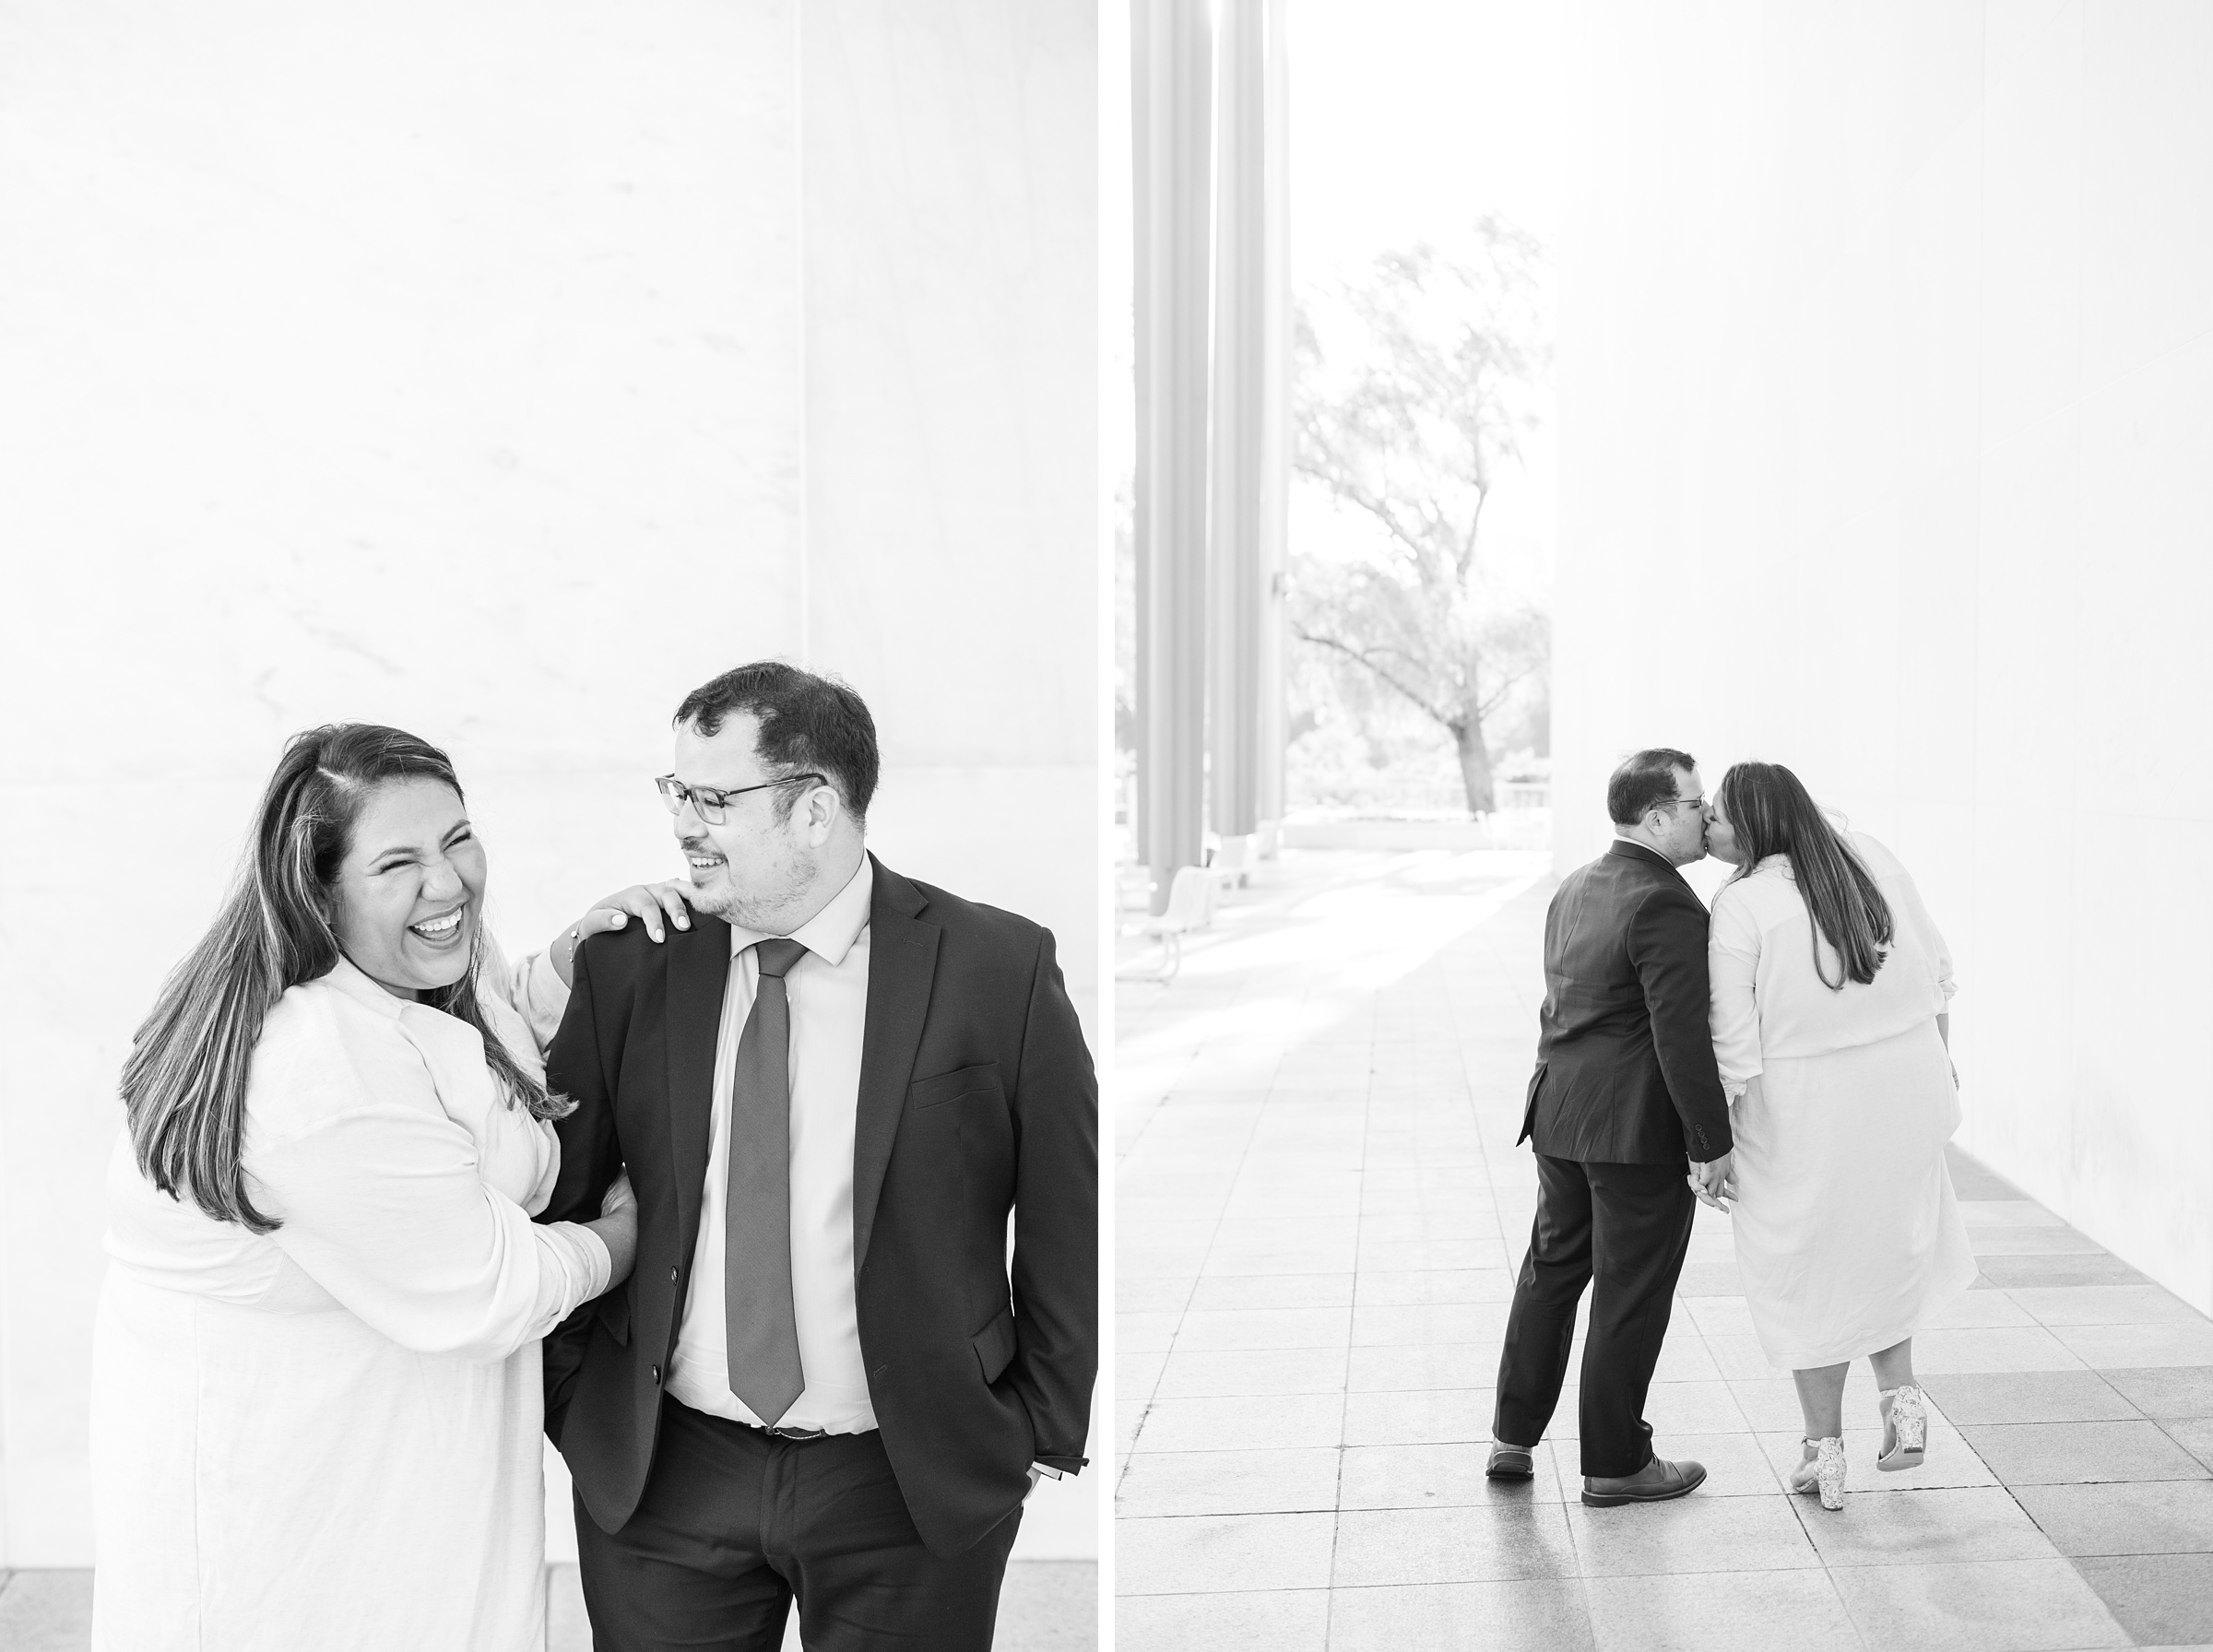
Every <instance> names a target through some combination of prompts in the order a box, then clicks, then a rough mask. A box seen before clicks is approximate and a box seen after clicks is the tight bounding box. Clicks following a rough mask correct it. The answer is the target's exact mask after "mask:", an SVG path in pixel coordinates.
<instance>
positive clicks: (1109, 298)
mask: <svg viewBox="0 0 2213 1652" xmlns="http://www.w3.org/2000/svg"><path fill="white" fill-rule="evenodd" d="M1287 34H1288V37H1289V48H1290V53H1291V94H1290V102H1291V242H1292V279H1293V284H1294V286H1295V288H1296V289H1312V288H1314V287H1316V286H1318V285H1326V284H1328V283H1329V282H1331V280H1332V279H1334V278H1338V277H1347V276H1356V275H1357V274H1358V273H1359V272H1360V270H1361V269H1362V268H1363V267H1364V266H1366V265H1367V263H1368V262H1369V261H1370V260H1372V259H1373V258H1374V257H1375V256H1376V254H1379V253H1381V252H1383V251H1385V250H1387V249H1389V248H1391V247H1394V246H1403V245H1406V244H1408V243H1410V242H1416V241H1425V240H1426V241H1431V242H1440V243H1447V244H1449V243H1450V242H1453V241H1454V240H1455V239H1456V238H1457V237H1458V236H1459V235H1460V234H1461V233H1462V232H1463V231H1464V230H1465V229H1466V227H1467V226H1468V225H1469V224H1470V223H1471V222H1472V221H1473V219H1475V218H1478V217H1480V216H1481V215H1482V214H1484V213H1485V212H1497V213H1499V214H1501V215H1503V216H1505V217H1506V218H1511V219H1512V220H1513V221H1514V222H1516V223H1518V224H1520V225H1521V227H1522V228H1523V229H1525V230H1531V231H1533V232H1534V233H1535V234H1536V235H1538V236H1539V237H1541V238H1542V239H1544V241H1545V242H1547V243H1548V244H1549V243H1551V242H1553V240H1554V238H1555V232H1556V227H1557V223H1558V216H1559V215H1558V206H1557V190H1558V179H1559V142H1558V134H1557V130H1556V120H1557V112H1558V109H1559V103H1560V95H1559V94H1560V63H1559V35H1560V6H1559V0H1289V20H1288V24H1287ZM1100 52H1101V61H1102V65H1103V68H1104V71H1105V72H1104V73H1103V74H1102V76H1101V82H1102V91H1101V110H1100V116H1101V119H1100V126H1101V134H1100V136H1101V167H1100V171H1101V176H1100V204H1101V216H1102V225H1103V231H1104V232H1103V234H1102V236H1101V249H1100V250H1101V256H1102V261H1103V266H1104V267H1103V268H1102V270H1101V272H1100V273H1101V283H1100V286H1101V294H1100V297H1101V305H1102V314H1101V320H1102V324H1103V325H1104V327H1105V328H1106V330H1107V340H1108V346H1109V348H1108V350H1107V353H1106V361H1105V363H1104V366H1105V369H1106V371H1107V372H1108V374H1109V375H1110V376H1109V383H1108V392H1107V421H1108V422H1107V442H1108V444H1109V452H1108V455H1107V460H1108V467H1109V470H1110V472H1111V473H1112V474H1115V475H1119V474H1121V473H1122V472H1123V471H1124V470H1126V468H1127V464H1128V454H1129V449H1130V441H1131V439H1132V438H1131V436H1130V433H1129V432H1128V431H1126V430H1125V429H1124V426H1125V424H1126V422H1127V419H1128V417H1129V406H1130V403H1129V396H1130V391H1129V387H1128V384H1127V382H1126V375H1127V374H1128V372H1129V371H1130V354H1129V352H1130V346H1129V343H1128V342H1127V329H1128V327H1129V325H1130V320H1129V317H1130V255H1131V254H1130V211H1131V208H1132V202H1131V195H1130V102H1129V80H1128V73H1129V70H1128V65H1129V62H1130V34H1129V14H1128V5H1127V0H1107V4H1106V5H1104V6H1102V7H1101V20H1100ZM1547 434H1548V433H1547ZM1551 451H1552V449H1551V443H1550V441H1549V440H1548V439H1544V438H1541V439H1540V440H1539V441H1537V442H1536V443H1533V444H1532V446H1531V451H1530V454H1529V459H1530V466H1529V470H1528V472H1527V474H1526V475H1524V476H1522V477H1519V478H1510V479H1509V480H1508V481H1506V482H1505V483H1504V484H1503V485H1502V486H1501V487H1500V489H1499V490H1498V496H1497V498H1496V499H1495V500H1494V501H1493V504H1492V506H1491V507H1490V508H1489V509H1488V510H1486V512H1485V537H1494V536H1495V546H1496V549H1497V552H1498V554H1499V557H1500V560H1502V561H1504V562H1505V563H1507V564H1509V565H1510V567H1511V569H1512V570H1513V571H1514V572H1515V573H1517V574H1519V575H1520V576H1521V577H1522V578H1525V579H1527V580H1529V581H1532V582H1536V583H1541V582H1542V580H1543V578H1544V574H1545V572H1546V571H1547V570H1548V569H1549V564H1550V560H1551V539H1552V516H1553V512H1552V486H1553V481H1552V475H1553V472H1552V463H1551ZM1328 514H1329V513H1326V512H1319V511H1317V510H1316V509H1314V508H1313V501H1310V500H1308V501H1299V502H1298V503H1296V504H1295V507H1294V515H1293V523H1292V530H1293V535H1294V539H1295V544H1294V549H1295V550H1296V549H1299V546H1300V544H1301V543H1304V544H1305V545H1306V546H1308V548H1311V549H1320V546H1319V544H1318V541H1319V540H1321V539H1329V540H1339V538H1340V533H1339V530H1340V528H1343V530H1344V531H1346V532H1349V531H1350V528H1349V525H1342V524H1332V523H1331V522H1330V521H1329V520H1328V519H1327V518H1328ZM1501 572H1507V570H1506V569H1502V570H1501Z"/></svg>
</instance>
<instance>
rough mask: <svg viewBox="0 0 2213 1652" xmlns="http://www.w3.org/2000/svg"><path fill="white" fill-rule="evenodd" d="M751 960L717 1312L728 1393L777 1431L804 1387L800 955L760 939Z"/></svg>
mask: <svg viewBox="0 0 2213 1652" xmlns="http://www.w3.org/2000/svg"><path fill="white" fill-rule="evenodd" d="M753 951H754V954H755V956H756V957H757V959H758V961H759V962H760V966H761V985H760V987H759V989H758V990H757V991H755V992H754V994H753V1008H752V1011H751V1013H750V1014H749V1015H747V1017H746V1018H745V1031H744V1032H742V1033H740V1035H739V1039H738V1061H737V1066H736V1068H735V1070H734V1071H733V1072H732V1074H731V1078H730V1183H729V1202H728V1206H727V1207H726V1208H725V1210H724V1217H725V1221H724V1223H723V1273H722V1309H723V1326H724V1333H725V1336H726V1337H727V1339H728V1352H729V1361H730V1392H731V1393H733V1394H735V1395H736V1396H737V1397H738V1398H740V1399H742V1400H743V1401H745V1404H746V1408H747V1410H751V1412H752V1413H753V1415H754V1416H756V1417H758V1418H760V1419H761V1421H762V1422H764V1423H766V1424H768V1425H769V1426H771V1427H774V1426H775V1422H776V1420H777V1419H778V1418H779V1417H781V1416H783V1415H784V1413H785V1412H786V1411H787V1410H790V1409H791V1405H792V1401H794V1400H796V1399H797V1398H799V1394H800V1392H801V1391H802V1390H803V1389H804V1388H805V1387H806V1386H807V1376H806V1373H805V1372H804V1371H802V1370H801V1369H800V1367H799V1319H798V1316H797V1315H796V1314H795V1313H794V1311H793V1308H792V1302H791V1001H790V999H789V998H788V997H787V996H786V994H785V990H784V976H785V973H787V971H788V970H790V968H791V966H792V965H793V964H795V963H797V962H799V960H800V959H801V958H803V957H805V956H806V955H807V949H806V948H805V947H803V946H801V945H800V944H799V942H798V941H796V940H763V941H757V942H755V943H754V946H753Z"/></svg>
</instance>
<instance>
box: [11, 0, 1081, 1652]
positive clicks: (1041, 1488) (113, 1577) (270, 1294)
mask: <svg viewBox="0 0 2213 1652" xmlns="http://www.w3.org/2000/svg"><path fill="white" fill-rule="evenodd" d="M1097 88H1098V56H1097V24H1096V18H1095V12H1094V10H1093V8H1092V7H1091V6H1089V5H1087V4H1082V3H1078V4H1062V3H1059V0H1044V3H1042V4H1040V3H1037V0H1021V3H1020V4H1014V3H1012V0H1009V3H1002V4H971V3H968V0H961V3H959V4H943V5H941V4H929V5H921V6H908V5H904V4H902V5H888V4H881V3H875V4H868V3H864V4H854V5H847V4H842V3H841V4H822V5H818V4H811V3H810V4H806V5H799V4H793V3H791V0H731V3H724V4H699V3H696V0H647V3H646V4H645V5H642V6H618V7H609V6H576V5H568V4H555V5H551V6H545V5H533V6H511V5H491V6H459V7H454V6H424V5H419V4H412V3H411V0H402V3H401V4H399V5H396V6H339V5H329V4H322V3H320V0H310V3H309V4H305V5H299V6H268V5H261V4H246V3H243V0H211V3H210V4H207V5H195V6H189V7H182V8H180V7H172V6H156V5H148V4H141V3H140V0H93V3H92V4H77V0H69V3H68V4H45V3H43V0H22V3H19V4H18V3H17V0H0V431H4V432H5V434H4V437H0V551H4V554H5V559H6V576H5V602H6V608H5V614H6V643H5V649H4V650H0V657H4V658H5V665H4V666H0V672H4V673H5V681H6V702H7V706H8V710H9V716H8V718H7V720H6V721H7V730H6V741H5V753H6V756H5V766H4V767H0V788H5V797H6V806H5V808H0V819H5V820H6V826H5V829H4V830H5V832H6V855H5V857H4V858H5V861H6V867H7V871H6V896H5V900H4V901H0V905H4V906H5V908H6V918H5V919H4V920H0V943H4V945H5V970H6V977H5V979H6V992H5V993H4V994H0V1002H4V1003H5V1009H0V1016H5V1018H6V1022H5V1031H4V1032H0V1046H4V1047H5V1048H6V1051H7V1055H6V1061H5V1067H4V1068H0V1070H4V1072H5V1078H4V1079H0V1083H4V1084H5V1087H6V1088H5V1095H4V1098H0V1156H4V1157H0V1162H4V1163H5V1169H6V1228H5V1238H4V1239H0V1246H4V1249H0V1281H4V1282H0V1487H4V1490H5V1498H4V1502H0V1511H4V1524H0V1544H4V1547H0V1646H6V1647H8V1648H10V1652H32V1649H36V1652H47V1649H50V1648H70V1649H81V1648H84V1647H87V1646H94V1647H100V1648H102V1649H103V1652H157V1649H160V1648H203V1649H206V1652H217V1649H221V1652H252V1649H254V1648H271V1649H276V1648H282V1649H284V1652H301V1649H302V1648H311V1647H312V1648H316V1649H318V1652H323V1649H338V1648H349V1647H350V1648H361V1649H362V1652H372V1649H373V1652H398V1649H403V1648H404V1649H408V1652H441V1649H444V1652H540V1649H541V1648H542V1649H544V1652H580V1649H582V1648H586V1647H594V1646H596V1647H601V1648H611V1647H631V1648H645V1647H676V1646H717V1647H727V1648H732V1649H736V1648H752V1649H757V1652H775V1648H778V1647H784V1646H789V1647H807V1648H822V1649H830V1648H852V1649H857V1648H862V1647H891V1646H901V1647H938V1648H944V1649H946V1652H955V1649H973V1652H984V1649H985V1648H988V1647H990V1646H994V1645H996V1646H1000V1647H1002V1648H1019V1647H1034V1648H1090V1647H1094V1646H1097V1645H1098V1644H1099V1641H1098V1619H1099V1611H1098V1595H1099V1588H1098V1575H1099V1571H1100V1565H1099V1549H1100V1541H1101V1537H1102V1525H1103V1522H1102V1519H1101V1509H1102V1506H1103V1498H1104V1496H1105V1494H1106V1493H1107V1489H1108V1488H1107V1485H1106V1477H1105V1476H1103V1475H1102V1474H1101V1473H1100V1472H1099V1471H1098V1470H1097V1469H1096V1468H1095V1467H1091V1466H1089V1465H1091V1464H1092V1463H1094V1462H1095V1457H1096V1448H1095V1445H1093V1444H1092V1440H1091V1436H1092V1428H1091V1418H1092V1413H1093V1409H1094V1404H1095V1369H1096V1363H1097V1360H1098V1355H1099V1337H1098V1326H1097V1313H1096V1303H1097V1299H1098V1294H1099V1283H1100V1272H1099V1267H1100V1264H1099V1257H1098V1235H1099V1217H1098V1188H1099V1181H1098V1172H1097V1160H1096V1111H1097V1100H1098V1088H1097V1086H1098V1078H1097V1072H1096V1068H1095V1051H1096V1050H1097V1049H1098V1048H1099V1047H1100V1041H1101V1021H1100V1006H1099V994H1100V985H1101V982H1102V980H1103V979H1105V978H1106V977H1107V973H1108V969H1109V966H1108V965H1107V963H1106V962H1105V957H1106V954H1105V950H1104V949H1105V946H1106V944H1107V932H1106V928H1105V925H1104V921H1103V919H1104V914H1105V910H1106V908H1105V903H1104V899H1103V893H1102V891H1103V889H1104V880H1103V871H1102V868H1103V866H1104V861H1103V858H1102V850H1101V841H1102V832H1103V821H1104V812H1103V808H1102V802H1101V799H1102V792H1101V789H1100V782H1099V773H1100V762H1099V750H1100V745H1101V737H1102V736H1101V731H1102V728H1103V727H1104V723H1103V719H1102V714H1101V709H1100V700H1099V692H1098V681H1099V670H1100V646H1099V642H1100V637H1101V635H1102V634H1103V626H1104V623H1105V620H1104V607H1103V602H1104V598H1103V596H1102V593H1103V591H1104V588H1105V587H1104V584H1103V578H1104V572H1103V571H1104V562H1103V560H1102V552H1101V545H1102V537H1101V536H1102V525H1103V523H1104V520H1105V518H1104V516H1103V514H1102V509H1103V507H1102V505H1101V503H1100V490H1099V484H1098V478H1099V474H1100V472H1099V465H1098V451H1099V450H1098V403H1099V395H1098V385H1099V367H1098V361H1099V352H1098V339H1099V336H1100V332H1099V325H1098V242H1097V222H1098V217H1097V176H1098V171H1097V169H1098V149H1097V136H1096V134H1097V124H1098V123H1097Z"/></svg>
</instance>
